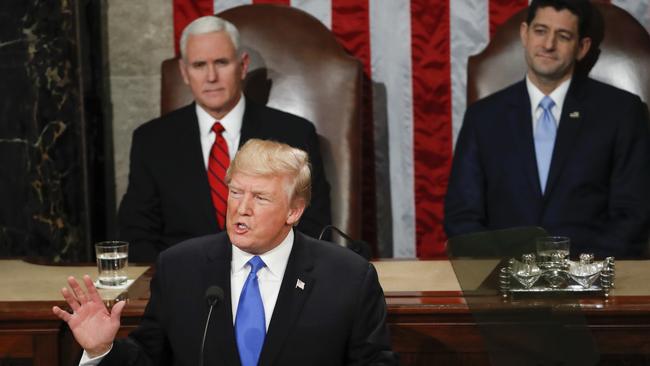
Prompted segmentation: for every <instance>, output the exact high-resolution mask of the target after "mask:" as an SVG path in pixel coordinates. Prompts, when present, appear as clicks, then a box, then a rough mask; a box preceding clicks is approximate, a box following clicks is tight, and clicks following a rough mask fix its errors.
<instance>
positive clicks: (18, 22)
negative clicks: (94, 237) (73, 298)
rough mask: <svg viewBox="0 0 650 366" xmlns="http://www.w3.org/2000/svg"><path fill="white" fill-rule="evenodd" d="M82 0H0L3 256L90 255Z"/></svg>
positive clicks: (62, 258)
mask: <svg viewBox="0 0 650 366" xmlns="http://www.w3.org/2000/svg"><path fill="white" fill-rule="evenodd" d="M77 25H78V24H77V19H76V1H73V0H48V1H42V0H3V1H2V2H1V3H0V256H43V257H47V258H49V259H52V260H54V261H67V260H79V259H83V258H85V256H87V254H88V253H87V248H88V243H87V241H88V238H89V233H88V225H89V223H88V218H87V217H88V191H87V185H88V184H87V179H88V177H87V174H86V169H85V166H86V161H85V158H86V156H87V150H86V148H87V147H86V146H85V134H86V129H85V128H86V126H85V125H84V119H83V98H82V92H81V83H80V76H79V71H78V70H79V65H78V63H79V62H78V60H79V59H80V57H79V52H80V51H79V49H80V48H79V45H78V44H77V39H78V37H77Z"/></svg>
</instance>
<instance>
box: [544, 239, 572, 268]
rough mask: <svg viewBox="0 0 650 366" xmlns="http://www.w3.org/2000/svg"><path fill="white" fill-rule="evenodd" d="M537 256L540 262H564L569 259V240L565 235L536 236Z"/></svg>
mask: <svg viewBox="0 0 650 366" xmlns="http://www.w3.org/2000/svg"><path fill="white" fill-rule="evenodd" d="M536 245H537V257H538V258H539V261H540V262H542V263H559V264H562V263H565V262H566V261H567V259H569V249H570V246H571V240H570V239H569V238H568V237H566V236H543V237H540V238H537V240H536Z"/></svg>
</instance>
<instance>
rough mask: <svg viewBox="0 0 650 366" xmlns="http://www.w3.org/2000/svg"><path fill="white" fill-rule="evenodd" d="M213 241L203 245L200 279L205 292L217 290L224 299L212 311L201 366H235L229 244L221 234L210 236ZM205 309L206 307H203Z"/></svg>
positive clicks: (237, 361) (236, 365)
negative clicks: (221, 290) (204, 258)
mask: <svg viewBox="0 0 650 366" xmlns="http://www.w3.org/2000/svg"><path fill="white" fill-rule="evenodd" d="M214 238H215V240H214V241H210V242H206V243H205V245H204V251H205V253H206V263H205V265H204V266H203V268H202V276H201V278H202V280H203V288H205V289H207V288H208V287H210V286H219V287H221V288H222V289H223V293H224V299H223V302H222V303H220V304H218V305H216V306H215V308H214V309H213V311H212V317H211V318H210V326H209V329H208V334H207V336H206V340H205V364H206V365H223V364H225V365H231V366H238V365H239V364H240V361H239V354H238V353H237V343H236V341H235V329H234V327H233V318H232V303H231V299H230V262H231V258H232V249H231V245H232V244H231V243H230V240H229V239H228V236H227V235H226V233H225V232H223V233H220V234H218V235H216V236H214ZM206 308H208V306H207V304H206ZM206 311H207V310H206ZM206 314H207V312H206Z"/></svg>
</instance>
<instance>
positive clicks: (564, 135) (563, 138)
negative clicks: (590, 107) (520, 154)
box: [544, 79, 585, 200]
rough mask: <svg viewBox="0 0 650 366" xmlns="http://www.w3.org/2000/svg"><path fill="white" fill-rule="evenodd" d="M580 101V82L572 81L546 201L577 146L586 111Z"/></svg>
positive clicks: (552, 161)
mask: <svg viewBox="0 0 650 366" xmlns="http://www.w3.org/2000/svg"><path fill="white" fill-rule="evenodd" d="M580 99H581V98H580V81H579V80H577V79H574V80H573V81H571V86H570V87H569V90H568V91H567V95H566V97H565V98H564V104H563V107H562V114H561V117H560V126H559V128H558V130H557V136H556V138H555V147H554V148H553V158H552V160H551V167H550V169H549V173H548V182H547V183H546V192H545V194H544V196H545V200H546V199H548V197H549V196H550V195H551V194H552V193H553V188H554V187H555V186H556V185H557V182H558V180H559V179H560V175H561V173H562V170H563V169H564V166H565V163H566V161H567V159H568V158H569V156H570V155H571V150H572V149H573V147H574V146H575V145H576V139H577V138H578V135H579V132H580V129H581V128H582V125H583V117H582V116H583V114H584V112H585V111H583V110H582V108H581V103H580Z"/></svg>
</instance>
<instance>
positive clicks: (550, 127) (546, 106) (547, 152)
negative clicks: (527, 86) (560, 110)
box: [533, 96, 557, 194]
mask: <svg viewBox="0 0 650 366" xmlns="http://www.w3.org/2000/svg"><path fill="white" fill-rule="evenodd" d="M554 105H555V102H554V101H553V99H551V98H550V97H549V96H545V97H544V99H542V101H541V102H539V106H540V107H541V108H542V110H543V112H542V115H541V117H539V120H537V127H536V128H535V133H534V134H533V135H534V138H535V156H536V158H537V172H538V173H539V185H540V187H541V188H542V194H543V193H544V191H545V190H546V180H547V179H548V171H549V169H550V167H551V159H552V158H553V146H554V145H555V135H556V133H557V123H556V122H555V117H553V113H551V108H553V106H554Z"/></svg>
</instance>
